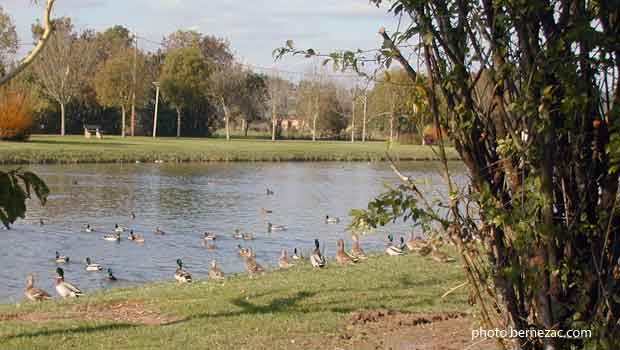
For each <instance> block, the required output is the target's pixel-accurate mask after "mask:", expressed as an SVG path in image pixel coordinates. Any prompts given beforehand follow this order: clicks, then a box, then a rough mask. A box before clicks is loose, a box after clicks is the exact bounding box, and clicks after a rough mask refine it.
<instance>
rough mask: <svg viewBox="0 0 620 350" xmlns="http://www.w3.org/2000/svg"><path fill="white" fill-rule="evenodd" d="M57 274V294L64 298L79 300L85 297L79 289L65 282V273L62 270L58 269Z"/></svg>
mask: <svg viewBox="0 0 620 350" xmlns="http://www.w3.org/2000/svg"><path fill="white" fill-rule="evenodd" d="M56 273H57V274H58V276H57V277H56V292H57V293H58V295H60V296H61V297H63V298H77V297H79V296H81V295H83V293H82V291H81V290H80V289H79V288H78V287H76V286H74V285H72V284H71V283H69V282H67V281H65V271H64V270H63V269H62V268H60V267H59V268H57V269H56Z"/></svg>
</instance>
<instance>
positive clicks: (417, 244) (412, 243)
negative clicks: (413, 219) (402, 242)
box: [407, 232, 428, 252]
mask: <svg viewBox="0 0 620 350" xmlns="http://www.w3.org/2000/svg"><path fill="white" fill-rule="evenodd" d="M427 245H428V242H427V241H426V240H423V239H421V238H417V237H415V236H414V234H413V232H411V236H410V237H409V240H407V249H409V250H410V251H412V252H419V251H420V250H421V249H422V248H424V247H425V246H427Z"/></svg>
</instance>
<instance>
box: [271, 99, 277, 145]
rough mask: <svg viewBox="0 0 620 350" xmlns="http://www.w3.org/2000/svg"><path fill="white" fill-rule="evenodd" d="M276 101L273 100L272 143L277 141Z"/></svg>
mask: <svg viewBox="0 0 620 350" xmlns="http://www.w3.org/2000/svg"><path fill="white" fill-rule="evenodd" d="M275 101H276V100H275V99H273V98H272V99H271V141H275V140H276V123H277V121H276V114H277V113H276V102H275Z"/></svg>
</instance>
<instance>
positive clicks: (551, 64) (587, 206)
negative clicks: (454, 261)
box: [276, 0, 620, 350]
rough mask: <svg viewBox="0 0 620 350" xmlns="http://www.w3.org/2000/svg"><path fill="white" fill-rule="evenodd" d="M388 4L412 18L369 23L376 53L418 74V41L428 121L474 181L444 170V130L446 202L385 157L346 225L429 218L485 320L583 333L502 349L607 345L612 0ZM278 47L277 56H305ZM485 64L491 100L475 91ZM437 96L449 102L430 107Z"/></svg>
mask: <svg viewBox="0 0 620 350" xmlns="http://www.w3.org/2000/svg"><path fill="white" fill-rule="evenodd" d="M371 2H373V3H375V4H377V5H380V4H381V3H382V1H381V0H372V1H371ZM390 4H391V6H390V10H391V11H392V13H394V14H395V15H396V16H405V17H407V19H408V20H409V21H410V25H409V26H408V27H406V28H403V29H402V30H401V31H400V32H399V33H395V34H392V35H390V34H389V33H387V32H386V31H385V29H383V28H381V29H380V31H379V34H380V35H381V37H382V39H383V40H384V44H383V47H382V50H381V51H380V52H379V56H377V57H374V58H375V59H377V60H378V61H379V62H381V63H383V64H385V65H389V63H390V62H391V61H397V62H398V63H400V64H401V65H402V66H403V68H404V69H405V70H406V72H407V74H408V76H409V77H410V79H411V80H412V81H417V79H418V77H419V75H420V74H422V73H421V72H419V71H417V70H416V69H415V68H414V67H413V66H412V65H411V64H410V63H409V61H408V60H407V59H406V58H405V54H404V53H403V52H402V51H401V49H402V48H403V47H411V46H414V47H415V48H416V49H418V50H419V51H418V52H419V53H420V54H421V59H422V60H423V63H424V64H423V66H422V67H424V69H425V75H426V77H427V83H428V85H427V87H426V94H427V95H428V96H429V105H430V110H431V111H432V115H433V121H434V124H435V125H440V126H441V127H442V129H445V130H447V131H448V135H449V137H450V139H451V140H452V141H453V142H454V145H455V147H456V150H457V151H458V152H459V154H460V155H461V158H462V160H463V163H464V164H465V166H466V167H467V170H468V172H469V175H470V177H471V185H470V186H469V187H468V188H463V189H461V188H458V187H457V186H456V184H455V182H454V181H453V180H452V179H450V177H449V170H448V166H447V161H445V151H444V147H443V144H440V147H439V154H440V155H441V156H442V158H443V160H444V162H443V164H444V173H445V176H446V179H447V187H448V192H449V194H450V197H449V199H448V200H447V202H446V203H443V205H444V206H445V207H447V208H448V209H449V210H448V214H447V216H445V215H441V214H442V213H438V212H436V211H435V210H434V209H433V208H432V207H430V205H428V203H429V202H428V201H427V198H425V196H424V195H423V194H422V193H421V192H420V190H419V189H418V187H417V186H416V185H415V184H414V183H413V182H412V181H411V180H410V179H409V178H408V177H406V176H405V175H403V174H401V173H400V172H399V171H398V168H397V167H396V166H394V169H395V171H396V172H397V173H398V174H399V175H400V177H401V179H402V181H403V184H402V185H401V186H399V187H398V188H395V189H392V190H390V191H389V192H386V193H385V194H383V195H381V196H380V197H378V198H377V199H376V200H374V201H372V202H371V203H370V204H369V205H368V210H365V211H355V212H354V215H355V217H356V219H355V226H356V227H358V228H362V227H368V226H370V227H374V226H377V225H383V224H385V223H387V222H390V221H392V220H395V219H397V218H401V217H403V218H405V219H407V220H411V221H412V222H413V223H414V224H416V225H422V226H423V227H424V226H426V227H429V226H435V227H438V228H441V229H442V230H441V232H443V234H444V235H445V238H447V239H450V240H451V241H452V242H453V243H454V244H455V245H456V246H457V248H458V251H459V254H460V255H461V258H462V262H463V266H464V269H465V273H466V276H467V278H468V282H469V286H470V288H471V292H472V300H475V301H476V302H478V304H479V310H480V315H481V318H482V321H483V322H484V323H485V324H486V326H487V327H488V328H500V329H506V328H508V327H512V328H513V329H516V330H519V331H521V330H523V331H525V330H527V329H530V328H535V329H547V330H559V329H562V330H567V329H591V330H592V331H593V338H591V339H575V338H542V339H541V338H535V337H524V338H518V339H499V341H500V345H502V347H504V348H508V347H510V348H519V349H549V350H552V349H574V348H591V349H617V348H619V347H620V298H618V295H620V212H619V211H618V195H619V193H618V180H619V176H618V169H619V168H618V163H617V162H616V161H617V158H615V157H616V156H617V155H618V154H620V133H619V132H618V130H619V129H618V128H619V127H620V124H619V123H620V122H619V121H620V89H618V87H620V80H619V79H618V76H619V75H618V72H620V51H619V50H618V38H619V37H620V22H619V19H620V7H618V5H617V3H616V2H609V1H595V2H585V1H555V2H550V1H536V2H534V1H531V2H527V1H526V2H517V1H511V0H496V1H489V0H482V1H456V0H455V1H452V0H422V1H399V0H397V1H391V2H390ZM290 46H291V45H288V46H287V47H284V48H281V49H279V50H278V52H276V55H281V54H286V53H290V52H293V53H300V54H305V55H310V56H312V55H314V54H316V53H315V52H314V50H312V51H311V52H310V51H309V50H295V49H294V48H291V47H290ZM320 55H322V54H320ZM326 56H328V57H330V59H334V60H335V61H336V63H337V64H338V65H339V66H340V67H344V68H350V67H353V68H354V69H356V70H359V66H360V64H361V62H364V61H365V60H367V59H370V58H369V57H368V56H365V53H360V52H358V53H356V52H351V51H345V52H339V53H338V52H337V53H334V54H333V55H326ZM484 72H487V73H488V78H489V83H490V84H491V86H492V89H489V90H488V91H489V93H490V94H491V96H492V98H491V99H490V101H491V103H490V105H489V104H488V103H487V104H485V99H481V98H480V96H478V95H477V94H478V91H479V89H478V87H480V85H479V79H481V77H482V76H483V73H484ZM483 86H484V84H483ZM441 100H443V103H445V107H446V109H448V110H450V111H451V113H449V114H448V113H441V110H440V106H441V103H442V101H441ZM487 102H488V101H487ZM440 130H441V129H440ZM473 208H475V210H470V209H473ZM475 238H479V239H480V240H481V242H482V244H481V245H480V244H478V243H476V240H475Z"/></svg>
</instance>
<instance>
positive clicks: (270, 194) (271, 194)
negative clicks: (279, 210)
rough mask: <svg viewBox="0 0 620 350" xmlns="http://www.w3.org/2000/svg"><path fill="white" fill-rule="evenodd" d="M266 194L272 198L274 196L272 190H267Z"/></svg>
mask: <svg viewBox="0 0 620 350" xmlns="http://www.w3.org/2000/svg"><path fill="white" fill-rule="evenodd" d="M266 192H267V195H268V196H273V195H274V194H275V192H273V190H271V189H270V188H267V191H266Z"/></svg>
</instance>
